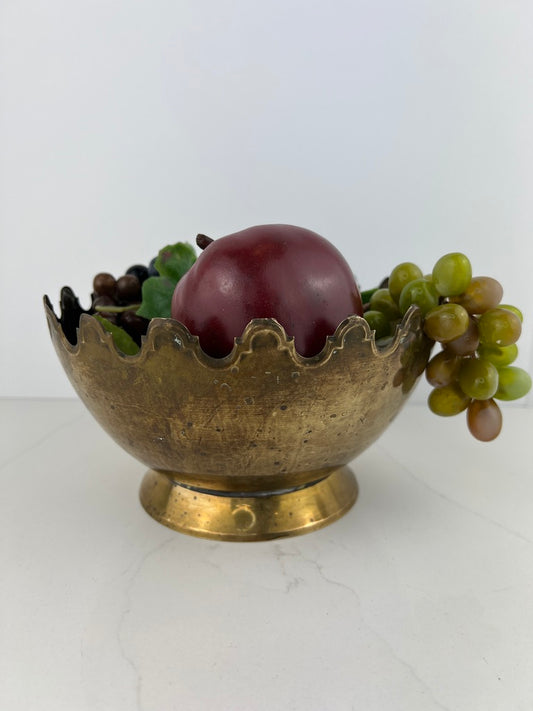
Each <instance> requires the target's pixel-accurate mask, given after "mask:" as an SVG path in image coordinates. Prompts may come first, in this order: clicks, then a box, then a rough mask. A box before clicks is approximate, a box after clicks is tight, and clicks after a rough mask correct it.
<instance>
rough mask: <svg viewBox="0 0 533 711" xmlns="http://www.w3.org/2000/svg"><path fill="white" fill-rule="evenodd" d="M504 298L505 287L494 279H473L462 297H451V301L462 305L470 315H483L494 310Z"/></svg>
mask: <svg viewBox="0 0 533 711" xmlns="http://www.w3.org/2000/svg"><path fill="white" fill-rule="evenodd" d="M502 296H503V287H502V285H501V284H500V282H499V281H496V279H493V278H492V277H483V276H482V277H473V278H472V280H471V281H470V284H469V285H468V286H467V287H466V289H465V291H464V292H463V293H462V294H461V295H460V296H451V297H450V301H453V302H454V303H455V304H461V306H464V307H465V309H466V310H467V311H468V313H469V314H482V313H484V312H485V311H488V310H489V309H494V308H496V306H498V304H499V303H500V301H501V300H502Z"/></svg>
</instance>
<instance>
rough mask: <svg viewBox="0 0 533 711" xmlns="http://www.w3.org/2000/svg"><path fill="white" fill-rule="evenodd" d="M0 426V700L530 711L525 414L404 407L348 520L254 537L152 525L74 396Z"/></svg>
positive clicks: (531, 568) (117, 452)
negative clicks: (438, 413)
mask: <svg viewBox="0 0 533 711" xmlns="http://www.w3.org/2000/svg"><path fill="white" fill-rule="evenodd" d="M0 416H1V420H2V426H1V427H0V444H1V448H0V463H1V472H2V478H1V486H2V496H1V497H0V521H1V527H2V528H1V534H2V535H1V539H2V545H1V548H0V576H1V586H0V602H1V613H0V614H1V618H0V632H1V634H0V708H1V709H5V710H6V711H19V710H20V711H33V710H36V711H48V709H50V711H62V710H63V709H68V711H86V710H87V711H108V710H109V711H129V709H135V710H136V709H142V710H143V711H172V710H173V709H176V710H178V709H180V710H185V711H197V710H198V711H207V710H209V711H213V710H215V711H218V710H219V709H220V710H223V711H241V710H242V711H263V710H265V711H266V710H267V709H268V711H271V710H272V709H280V710H281V711H300V710H301V711H304V710H305V711H329V710H333V711H349V710H350V709H357V710H358V711H359V710H361V711H404V710H405V711H418V710H420V711H433V710H435V709H450V711H452V710H453V711H477V710H478V709H479V711H500V710H501V711H531V709H533V515H532V513H533V468H532V464H531V457H530V454H529V452H530V449H531V439H532V436H533V409H525V408H520V407H513V406H507V407H505V409H504V431H503V433H502V435H501V436H500V438H499V439H498V440H496V441H495V442H493V443H491V444H481V443H478V442H476V441H475V440H473V439H472V438H471V437H470V435H469V434H468V433H467V432H466V425H465V423H464V420H463V419H462V418H459V419H458V420H456V419H454V420H448V419H445V420H442V419H440V418H437V417H435V416H434V415H431V414H430V413H429V411H427V409H426V408H425V406H422V405H408V406H407V407H406V408H405V409H404V410H403V412H402V413H401V414H400V415H399V417H398V418H397V419H396V420H395V422H393V424H392V425H391V426H390V428H389V429H388V431H387V432H386V433H385V434H384V435H383V436H382V437H381V439H380V440H379V441H378V442H377V443H376V444H374V445H373V446H372V447H371V448H370V449H368V450H367V451H366V452H365V453H364V454H362V455H361V456H360V457H359V458H358V459H357V460H355V462H354V463H353V465H352V469H353V471H354V472H355V474H356V476H357V479H358V482H359V485H360V495H359V499H358V501H357V503H356V505H355V507H354V508H353V509H351V511H350V512H349V513H348V514H347V515H346V516H344V517H343V518H342V519H341V520H339V521H337V522H336V523H334V524H332V525H330V526H328V527H326V528H324V529H322V530H320V531H316V532H313V533H310V534H308V535H304V536H300V537H295V538H286V539H280V540H277V541H269V542H263V543H223V542H214V541H209V540H204V539H199V538H192V537H189V536H185V535H182V534H179V533H175V532H173V531H171V530H170V529H167V528H165V527H163V526H161V525H159V524H157V523H155V522H154V521H153V520H152V519H151V518H150V517H149V516H148V515H147V514H146V513H145V512H144V511H143V509H142V508H141V506H140V504H139V502H138V489H139V484H140V481H141V479H142V476H143V473H144V467H143V465H142V464H139V463H137V462H136V461H134V460H133V459H132V458H131V457H130V456H129V455H127V454H126V453H124V452H123V451H122V450H121V449H119V447H118V446H117V445H116V444H114V442H113V441H112V440H111V439H110V438H109V437H108V436H107V435H106V434H105V432H104V431H103V430H102V429H100V427H99V426H98V425H97V424H96V423H95V422H94V421H93V420H92V418H91V416H90V415H89V414H88V413H87V412H86V410H85V409H84V407H83V405H82V404H81V403H80V402H78V401H74V400H62V401H54V400H19V401H17V400H1V401H0Z"/></svg>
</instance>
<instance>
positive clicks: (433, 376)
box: [426, 351, 461, 388]
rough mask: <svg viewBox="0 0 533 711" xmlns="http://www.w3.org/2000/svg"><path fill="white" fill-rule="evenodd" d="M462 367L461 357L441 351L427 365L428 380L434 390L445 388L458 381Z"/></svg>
mask: <svg viewBox="0 0 533 711" xmlns="http://www.w3.org/2000/svg"><path fill="white" fill-rule="evenodd" d="M460 367H461V358H459V356H456V355H453V354H449V353H447V352H446V351H440V353H437V355H435V356H433V358H432V359H431V360H430V361H429V363H428V364H427V365H426V379H427V381H428V383H429V384H430V385H433V387H434V388H443V387H444V386H446V385H450V384H451V383H453V382H455V381H456V380H457V377H458V376H459V368H460Z"/></svg>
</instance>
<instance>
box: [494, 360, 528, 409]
mask: <svg viewBox="0 0 533 711" xmlns="http://www.w3.org/2000/svg"><path fill="white" fill-rule="evenodd" d="M498 375H499V382H498V389H497V390H496V394H495V395H494V397H495V398H497V399H498V400H518V398H521V397H524V395H527V394H528V392H529V391H530V390H531V376H530V375H529V373H526V371H525V370H523V369H522V368H517V367H516V366H515V365H508V366H506V367H505V368H500V369H499V371H498Z"/></svg>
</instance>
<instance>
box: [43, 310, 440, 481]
mask: <svg viewBox="0 0 533 711" xmlns="http://www.w3.org/2000/svg"><path fill="white" fill-rule="evenodd" d="M45 310H46V315H47V319H48V325H49V328H50V334H51V336H52V340H53V343H54V346H55V349H56V352H57V354H58V356H59V359H60V361H61V363H62V365H63V367H64V369H65V372H66V374H67V375H68V377H69V379H70V381H71V383H72V385H73V386H74V388H75V390H76V392H77V393H78V394H79V396H80V398H81V399H82V400H83V402H84V403H85V405H86V406H87V407H88V409H89V410H90V411H91V413H92V414H93V415H94V417H95V418H96V419H97V421H98V422H99V423H100V424H101V425H102V427H103V428H104V429H105V430H106V431H107V432H108V433H109V434H110V435H111V436H112V437H113V438H114V439H115V440H116V441H117V442H118V444H120V445H121V446H122V447H123V448H124V449H125V450H126V451H128V452H129V453H130V454H132V455H133V456H134V457H135V458H137V459H138V460H139V461H141V462H143V463H144V464H146V465H147V466H148V467H149V468H150V469H152V470H155V471H156V472H163V473H165V474H166V475H168V477H170V478H171V479H172V480H174V481H176V482H181V483H183V484H187V485H192V486H195V487H201V488H206V489H213V490H217V491H225V492H235V493H243V492H244V493H245V492H258V491H273V490H277V489H290V488H293V487H297V486H301V485H303V484H307V483H310V482H315V481H317V480H319V479H321V478H323V477H325V476H326V475H327V474H329V473H331V472H334V471H336V470H338V469H339V468H341V467H343V466H344V465H345V464H347V463H348V462H350V461H351V460H352V459H353V458H354V457H356V456H357V455H358V454H359V453H360V452H362V451H363V450H364V449H366V448H367V447H368V446H369V445H370V444H371V443H372V442H374V441H375V440H376V439H377V437H379V435H380V434H381V433H382V432H383V430H384V429H385V428H386V427H387V425H388V424H389V422H390V421H391V420H392V419H393V418H394V417H395V416H396V414H397V413H398V412H399V410H400V409H401V407H402V405H403V404H404V402H405V400H406V399H407V397H408V395H409V393H410V391H411V390H412V388H413V386H414V384H415V382H416V380H417V378H418V377H419V375H420V374H421V373H422V372H423V370H424V367H425V364H426V362H427V359H428V357H429V353H430V350H431V342H430V341H429V340H428V339H427V338H426V337H425V336H424V334H423V331H422V328H421V319H420V315H419V313H418V311H417V310H416V309H414V308H413V309H412V310H410V311H409V312H408V314H406V316H405V318H404V320H403V322H402V324H401V326H400V327H399V328H398V330H397V332H396V335H395V338H394V339H393V341H392V342H391V343H390V345H388V346H387V347H386V348H384V349H378V348H377V347H376V344H375V342H374V338H373V334H372V332H371V331H370V329H369V327H368V324H367V323H366V321H365V320H364V319H363V318H360V317H358V316H351V317H349V318H348V319H346V320H345V321H343V322H342V323H341V324H340V325H339V327H338V328H337V330H336V332H335V334H334V336H332V337H331V338H329V339H328V342H327V344H326V346H325V348H324V349H323V351H322V352H321V353H320V354H319V355H318V356H315V357H313V358H303V357H301V356H300V355H299V354H298V353H297V352H296V351H295V348H294V343H293V341H292V340H291V339H288V338H287V336H286V334H285V331H284V330H283V328H282V327H281V326H280V325H279V324H278V323H277V322H276V321H274V320H272V319H257V320H254V321H252V322H251V323H250V324H249V325H248V326H247V327H246V329H245V331H244V333H243V335H242V337H241V338H239V339H237V341H236V344H235V347H234V349H233V351H232V353H231V354H230V355H228V356H227V357H226V358H222V359H214V358H211V357H209V356H207V355H206V354H205V353H204V352H203V351H202V350H201V348H200V346H199V344H198V339H197V338H196V337H194V336H191V335H190V333H189V332H188V331H187V329H186V328H185V327H184V326H183V325H181V324H179V323H178V322H176V321H173V320H171V319H153V320H152V321H151V323H150V326H149V330H148V334H147V336H146V338H145V340H144V343H143V346H142V348H141V350H140V352H139V353H138V354H137V355H135V356H125V355H123V354H121V353H120V352H119V351H118V350H117V349H116V347H115V345H114V343H113V340H112V337H111V335H110V334H108V333H106V332H105V331H104V330H103V328H102V327H101V325H100V324H99V323H98V322H97V321H96V320H95V319H94V318H92V317H91V316H89V315H86V314H83V315H82V317H81V320H80V326H79V329H78V342H77V344H76V345H72V344H71V343H69V342H68V341H67V339H66V338H65V336H64V334H63V332H62V329H61V326H60V324H59V322H58V319H57V317H56V316H55V314H54V312H53V309H52V307H51V305H50V302H49V300H48V299H47V298H46V297H45Z"/></svg>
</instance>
